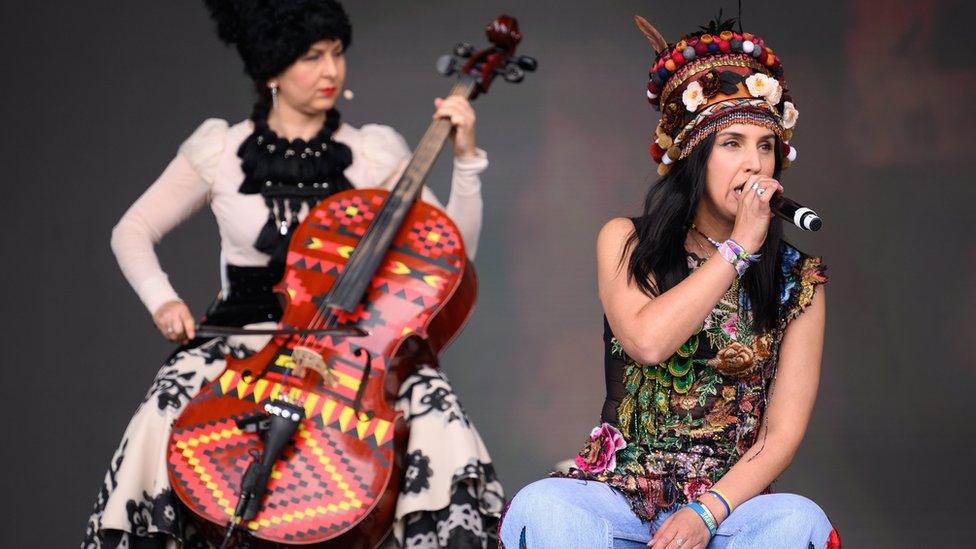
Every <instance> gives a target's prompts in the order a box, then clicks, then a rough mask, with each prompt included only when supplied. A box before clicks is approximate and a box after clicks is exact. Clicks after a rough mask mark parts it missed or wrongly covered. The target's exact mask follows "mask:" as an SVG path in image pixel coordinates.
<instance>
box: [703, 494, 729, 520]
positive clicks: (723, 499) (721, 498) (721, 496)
mask: <svg viewBox="0 0 976 549" xmlns="http://www.w3.org/2000/svg"><path fill="white" fill-rule="evenodd" d="M707 493H709V494H712V495H713V496H715V497H716V498H717V499H718V500H719V501H720V502H722V505H724V506H725V512H726V513H728V514H729V515H731V514H732V504H731V503H729V500H728V499H726V497H725V495H724V494H722V492H719V491H718V490H716V489H715V488H712V489H711V490H709V491H708V492H707Z"/></svg>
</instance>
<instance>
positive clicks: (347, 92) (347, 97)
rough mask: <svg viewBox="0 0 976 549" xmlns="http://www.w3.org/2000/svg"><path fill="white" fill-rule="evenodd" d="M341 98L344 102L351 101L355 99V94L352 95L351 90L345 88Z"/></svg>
mask: <svg viewBox="0 0 976 549" xmlns="http://www.w3.org/2000/svg"><path fill="white" fill-rule="evenodd" d="M342 97H343V99H345V100H346V101H352V98H353V97H355V94H354V93H352V90H350V89H348V88H346V89H344V90H342Z"/></svg>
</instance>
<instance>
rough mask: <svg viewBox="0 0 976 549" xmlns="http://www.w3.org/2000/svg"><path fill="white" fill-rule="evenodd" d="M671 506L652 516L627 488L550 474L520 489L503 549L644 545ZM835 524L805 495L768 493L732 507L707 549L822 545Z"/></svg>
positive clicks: (506, 523)
mask: <svg viewBox="0 0 976 549" xmlns="http://www.w3.org/2000/svg"><path fill="white" fill-rule="evenodd" d="M673 512H674V510H672V511H662V512H659V513H658V514H657V516H655V517H654V521H653V522H651V523H647V522H643V521H641V519H639V518H638V517H637V515H635V514H634V513H633V511H631V510H630V504H629V503H628V502H627V500H626V499H625V498H624V497H623V495H622V494H621V493H620V492H618V491H616V490H614V489H613V488H611V487H610V486H608V485H606V484H604V483H602V482H587V481H582V480H575V479H567V478H547V479H543V480H539V481H536V482H533V483H532V484H530V485H528V486H526V487H525V488H522V490H520V491H519V493H518V494H516V495H515V497H514V498H513V499H512V503H511V506H510V507H509V509H508V512H507V513H506V514H505V519H504V522H503V523H502V529H501V537H502V542H503V543H504V544H505V547H506V549H521V547H522V546H523V544H524V545H525V547H527V548H528V549H544V548H550V547H551V548H554V549H555V548H558V549H569V548H574V549H575V548H580V549H589V548H591V547H592V548H607V549H610V548H613V549H618V548H627V549H631V548H632V549H640V548H644V547H646V546H647V542H648V541H650V539H651V535H652V533H653V532H654V531H655V530H656V529H657V528H659V527H660V526H661V524H662V523H663V522H664V521H665V519H667V518H668V517H669V516H670V515H671V513H673ZM831 529H832V527H831V524H830V521H829V520H827V516H826V515H825V514H824V512H823V511H822V510H821V509H820V507H818V506H817V504H816V503H814V502H812V501H810V500H809V499H807V498H805V497H803V496H797V495H794V494H767V495H761V496H756V497H754V498H752V499H750V500H748V501H746V502H745V503H743V504H741V505H739V506H738V507H736V508H735V510H734V511H733V512H732V514H731V515H729V516H728V517H727V518H726V519H725V520H724V521H723V522H722V524H721V525H719V527H718V534H716V535H715V537H713V538H712V541H711V542H710V543H709V544H708V549H734V548H749V549H763V548H771V549H772V548H775V549H792V548H797V549H808V548H809V547H811V546H812V547H814V548H816V549H822V548H823V547H826V545H827V538H828V536H829V535H830V531H831Z"/></svg>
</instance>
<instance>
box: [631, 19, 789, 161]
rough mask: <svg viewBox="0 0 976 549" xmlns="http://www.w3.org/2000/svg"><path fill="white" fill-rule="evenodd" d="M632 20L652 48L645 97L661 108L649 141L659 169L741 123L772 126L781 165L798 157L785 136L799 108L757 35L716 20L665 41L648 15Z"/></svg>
mask: <svg viewBox="0 0 976 549" xmlns="http://www.w3.org/2000/svg"><path fill="white" fill-rule="evenodd" d="M634 21H635V23H636V24H637V28H638V29H640V31H641V33H643V34H644V36H645V37H646V38H647V40H648V41H649V42H650V43H651V47H653V48H654V51H655V52H656V53H657V57H656V59H655V61H654V64H653V65H652V66H651V69H650V73H649V74H648V77H649V80H648V83H647V99H648V101H649V102H650V103H651V104H652V105H654V108H655V109H657V110H659V111H660V112H661V120H660V122H659V123H658V125H657V128H656V129H655V130H654V141H653V142H652V143H651V146H650V154H651V158H653V159H654V161H655V162H657V163H658V164H659V165H658V173H659V174H661V175H664V174H666V173H667V172H668V170H670V168H671V165H672V164H673V163H674V162H675V161H677V160H681V159H683V158H686V157H687V156H688V155H689V154H691V151H692V150H693V149H694V148H695V146H696V145H698V144H699V143H701V142H702V141H703V140H704V139H706V138H707V137H709V136H710V135H712V134H714V133H716V132H720V131H722V130H724V129H727V128H728V127H730V126H732V125H734V124H743V123H744V124H753V125H756V126H761V127H764V128H768V129H770V130H772V131H773V133H775V134H776V136H777V137H779V138H780V140H781V142H782V144H783V145H782V154H783V162H782V164H783V168H787V167H789V165H790V163H791V162H792V161H793V160H795V159H796V149H795V148H794V147H793V146H791V145H790V144H789V141H790V140H791V139H792V138H793V127H794V126H795V125H796V120H797V117H798V116H799V112H798V111H797V110H796V107H795V106H794V105H793V101H792V98H791V97H790V96H789V95H788V93H787V91H788V88H787V86H786V80H785V79H784V78H783V66H782V64H781V63H780V60H779V57H777V56H776V54H775V53H773V50H772V49H771V48H769V47H768V46H766V42H765V41H764V40H763V39H762V38H760V37H758V36H756V35H754V34H751V33H748V32H735V31H734V30H733V26H734V24H735V20H734V19H729V20H725V21H722V20H721V18H720V19H719V20H717V21H712V22H710V23H709V24H708V26H705V27H701V29H700V30H699V31H698V32H695V33H692V34H690V35H686V36H684V37H682V38H681V40H678V41H677V42H675V43H674V44H668V43H667V41H665V40H664V37H663V36H661V33H660V32H658V31H657V29H655V28H654V27H653V26H652V25H651V24H650V23H649V22H648V21H647V20H646V19H644V18H643V17H641V16H639V15H638V16H635V17H634Z"/></svg>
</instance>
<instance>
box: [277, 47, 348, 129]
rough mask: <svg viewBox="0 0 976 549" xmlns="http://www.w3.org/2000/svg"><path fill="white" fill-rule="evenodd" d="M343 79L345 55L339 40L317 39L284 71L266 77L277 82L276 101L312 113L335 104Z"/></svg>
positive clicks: (325, 109) (344, 75) (340, 91)
mask: <svg viewBox="0 0 976 549" xmlns="http://www.w3.org/2000/svg"><path fill="white" fill-rule="evenodd" d="M345 80H346V57H345V53H344V52H343V49H342V42H340V41H339V40H320V41H318V42H316V43H314V44H312V46H311V47H310V48H309V49H308V51H307V52H305V53H304V54H302V56H301V57H299V58H298V59H297V60H295V62H294V63H292V64H291V66H289V67H288V68H287V69H285V71H284V72H282V73H281V74H279V75H278V76H276V77H275V78H272V79H271V80H269V83H270V82H276V83H277V84H278V103H279V104H282V103H285V104H287V105H288V106H289V107H291V108H292V109H294V110H297V111H299V112H302V113H304V114H309V115H314V114H316V113H321V112H323V111H327V110H329V109H331V108H332V107H333V106H335V103H336V99H337V98H338V97H339V94H340V93H342V85H343V83H344V82H345Z"/></svg>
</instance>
